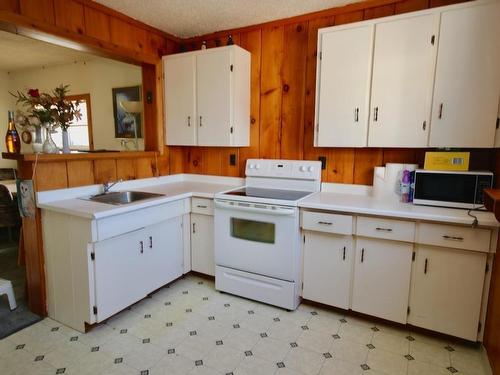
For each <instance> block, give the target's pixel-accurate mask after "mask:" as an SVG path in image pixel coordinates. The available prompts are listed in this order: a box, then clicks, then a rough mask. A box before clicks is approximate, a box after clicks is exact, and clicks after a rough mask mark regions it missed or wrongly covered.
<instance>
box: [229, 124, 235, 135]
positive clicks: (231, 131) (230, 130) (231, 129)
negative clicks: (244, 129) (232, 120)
mask: <svg viewBox="0 0 500 375" xmlns="http://www.w3.org/2000/svg"><path fill="white" fill-rule="evenodd" d="M233 131H234V129H233V127H232V126H231V127H230V128H229V132H230V133H231V134H233Z"/></svg>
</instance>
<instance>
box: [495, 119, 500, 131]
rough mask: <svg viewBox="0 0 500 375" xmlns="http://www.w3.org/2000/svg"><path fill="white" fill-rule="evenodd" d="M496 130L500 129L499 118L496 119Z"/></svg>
mask: <svg viewBox="0 0 500 375" xmlns="http://www.w3.org/2000/svg"><path fill="white" fill-rule="evenodd" d="M496 128H497V129H498V128H500V117H498V118H497V123H496Z"/></svg>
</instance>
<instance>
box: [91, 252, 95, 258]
mask: <svg viewBox="0 0 500 375" xmlns="http://www.w3.org/2000/svg"><path fill="white" fill-rule="evenodd" d="M90 260H95V253H94V252H91V253H90Z"/></svg>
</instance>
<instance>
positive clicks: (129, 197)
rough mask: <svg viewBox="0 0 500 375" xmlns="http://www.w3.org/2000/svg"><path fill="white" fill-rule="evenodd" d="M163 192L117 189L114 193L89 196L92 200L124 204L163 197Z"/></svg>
mask: <svg viewBox="0 0 500 375" xmlns="http://www.w3.org/2000/svg"><path fill="white" fill-rule="evenodd" d="M163 196H164V195H163V194H156V193H146V192H143V191H117V192H113V193H105V194H98V195H94V196H92V197H89V198H87V199H88V200H90V201H92V202H99V203H107V204H114V205H117V206H119V205H123V204H129V203H134V202H138V201H143V200H146V199H151V198H158V197H163Z"/></svg>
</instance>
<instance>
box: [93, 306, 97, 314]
mask: <svg viewBox="0 0 500 375" xmlns="http://www.w3.org/2000/svg"><path fill="white" fill-rule="evenodd" d="M92 312H93V313H94V315H97V306H94V307H93V308H92Z"/></svg>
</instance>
